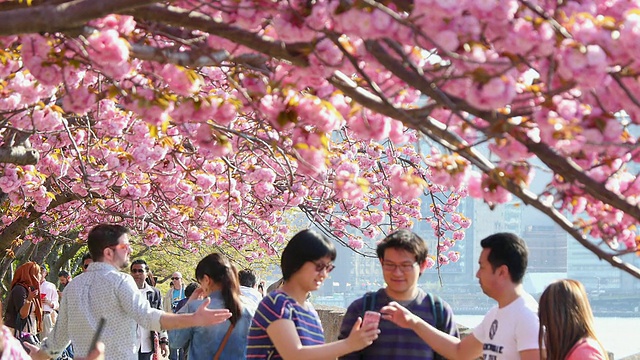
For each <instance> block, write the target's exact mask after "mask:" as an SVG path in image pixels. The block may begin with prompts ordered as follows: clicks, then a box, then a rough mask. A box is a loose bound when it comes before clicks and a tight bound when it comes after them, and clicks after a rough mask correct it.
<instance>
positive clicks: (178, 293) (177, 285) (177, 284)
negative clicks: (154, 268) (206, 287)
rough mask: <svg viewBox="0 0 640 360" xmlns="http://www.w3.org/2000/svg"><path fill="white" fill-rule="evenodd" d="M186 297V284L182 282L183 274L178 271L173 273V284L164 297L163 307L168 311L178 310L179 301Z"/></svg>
mask: <svg viewBox="0 0 640 360" xmlns="http://www.w3.org/2000/svg"><path fill="white" fill-rule="evenodd" d="M184 298H185V294H184V284H183V283H182V274H181V273H180V272H179V271H176V272H174V273H173V275H171V285H170V287H169V291H167V293H166V294H165V295H164V298H163V299H162V307H163V309H164V311H166V312H174V313H175V312H176V305H178V301H180V300H182V299H184Z"/></svg>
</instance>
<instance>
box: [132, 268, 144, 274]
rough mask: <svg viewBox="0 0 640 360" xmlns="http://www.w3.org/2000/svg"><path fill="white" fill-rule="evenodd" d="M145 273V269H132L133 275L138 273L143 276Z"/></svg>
mask: <svg viewBox="0 0 640 360" xmlns="http://www.w3.org/2000/svg"><path fill="white" fill-rule="evenodd" d="M144 271H145V270H144V269H131V273H133V274H136V273H138V274H141V273H143V272H144Z"/></svg>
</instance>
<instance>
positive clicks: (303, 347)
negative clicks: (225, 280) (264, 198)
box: [247, 230, 379, 360]
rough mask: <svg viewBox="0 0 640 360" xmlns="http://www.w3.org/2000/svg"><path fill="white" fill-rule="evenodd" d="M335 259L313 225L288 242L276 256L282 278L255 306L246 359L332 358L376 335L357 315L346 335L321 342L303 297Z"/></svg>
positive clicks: (315, 320)
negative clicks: (280, 254) (349, 331)
mask: <svg viewBox="0 0 640 360" xmlns="http://www.w3.org/2000/svg"><path fill="white" fill-rule="evenodd" d="M335 258H336V249H335V247H334V246H333V244H332V243H331V242H330V241H329V240H327V239H326V238H325V237H323V236H321V235H319V234H317V233H315V232H313V231H311V230H303V231H301V232H299V233H297V234H296V235H295V236H294V237H293V238H292V239H291V240H290V241H289V243H288V244H287V246H286V247H285V249H284V251H283V252H282V258H281V260H280V267H281V269H282V278H283V280H284V283H283V285H282V286H281V287H280V288H279V289H278V290H275V291H274V292H272V293H269V294H267V295H266V296H265V297H264V298H263V299H262V301H260V304H259V305H258V309H257V311H256V314H255V316H254V318H253V322H252V325H251V329H250V330H249V345H248V348H247V359H276V358H282V359H285V360H298V359H304V360H313V359H335V358H336V357H338V356H342V355H344V354H348V353H351V352H354V351H358V350H360V349H362V348H364V347H366V346H369V345H371V343H372V342H373V341H374V340H375V339H376V338H377V337H378V332H379V330H378V328H377V326H375V325H369V326H364V327H361V326H360V325H361V324H362V320H361V319H358V320H356V322H355V324H354V325H353V328H352V329H351V333H350V335H349V336H348V337H347V338H346V339H342V340H338V341H335V342H332V343H328V344H325V343H324V334H323V331H322V325H321V324H320V319H319V317H318V313H317V312H316V311H315V309H314V308H313V305H311V303H310V302H309V301H307V298H308V295H309V294H310V293H311V292H312V291H316V290H318V288H319V287H320V286H321V285H322V282H323V281H324V280H325V279H326V277H327V275H328V274H329V273H330V272H331V270H333V268H334V265H333V261H334V260H335Z"/></svg>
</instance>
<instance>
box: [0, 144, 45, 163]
mask: <svg viewBox="0 0 640 360" xmlns="http://www.w3.org/2000/svg"><path fill="white" fill-rule="evenodd" d="M39 159H40V154H38V151H36V150H35V149H33V148H30V147H26V146H22V145H18V146H12V147H0V163H5V164H16V165H35V164H37V163H38V160H39Z"/></svg>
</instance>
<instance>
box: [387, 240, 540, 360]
mask: <svg viewBox="0 0 640 360" xmlns="http://www.w3.org/2000/svg"><path fill="white" fill-rule="evenodd" d="M480 246H482V252H481V253H480V260H479V261H478V264H479V265H480V267H479V269H478V272H477V273H476V277H477V278H478V281H479V282H480V287H481V288H482V291H483V292H484V293H485V294H486V295H487V296H489V297H490V298H492V299H494V300H496V301H497V302H498V304H497V305H496V306H495V307H493V308H492V309H491V310H489V312H488V313H487V314H486V315H485V317H484V319H483V320H482V322H481V323H480V325H478V326H476V328H475V329H473V333H472V334H471V335H469V336H467V337H465V338H464V339H462V340H460V339H457V338H454V337H451V336H448V335H447V334H445V333H443V332H441V331H438V329H435V328H434V327H433V326H431V325H430V324H428V323H426V322H424V321H422V320H421V319H419V318H417V317H415V316H414V315H413V314H411V311H408V310H407V309H405V307H403V306H402V305H401V304H398V303H391V304H389V305H387V306H385V307H384V308H383V309H382V313H383V314H384V316H385V318H386V319H387V320H389V321H390V322H393V323H395V324H398V326H402V327H403V328H407V329H411V330H412V331H415V333H416V334H418V335H419V336H420V338H422V339H423V340H424V341H425V342H427V343H429V344H430V345H431V346H432V347H433V348H434V349H437V350H438V351H439V352H441V353H442V354H443V355H445V356H446V357H447V358H448V359H477V358H478V357H482V358H483V359H490V360H514V359H515V360H517V359H520V360H538V359H540V358H541V357H540V350H539V343H538V341H539V339H538V332H539V330H540V324H539V320H538V303H537V302H536V300H535V299H534V298H533V297H532V296H531V295H529V294H528V293H527V292H526V291H524V287H523V286H522V279H523V278H524V274H525V271H526V269H527V263H528V261H529V260H528V258H529V250H528V249H527V245H526V244H525V242H524V240H522V239H521V238H520V237H519V236H518V235H516V234H512V233H497V234H493V235H490V236H488V237H486V238H484V239H482V241H480Z"/></svg>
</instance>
